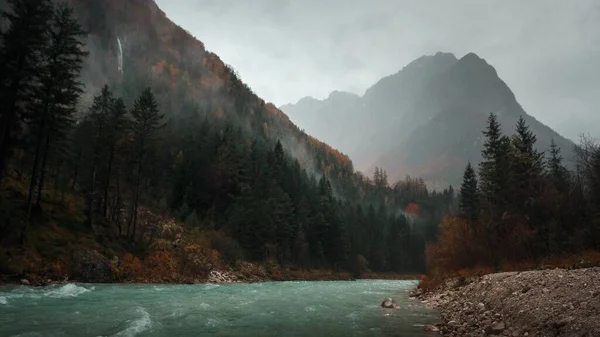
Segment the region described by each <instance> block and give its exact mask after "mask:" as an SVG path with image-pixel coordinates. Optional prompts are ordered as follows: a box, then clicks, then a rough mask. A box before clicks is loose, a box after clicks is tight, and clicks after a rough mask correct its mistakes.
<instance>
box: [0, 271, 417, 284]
mask: <svg viewBox="0 0 600 337" xmlns="http://www.w3.org/2000/svg"><path fill="white" fill-rule="evenodd" d="M218 274H219V276H216V277H215V276H213V277H208V278H206V279H194V280H190V279H176V280H167V281H162V280H157V279H132V280H115V281H113V282H93V281H85V280H80V279H77V278H67V279H62V280H58V279H52V278H46V279H45V280H44V279H40V278H37V279H33V280H30V278H28V277H25V276H23V277H13V278H2V275H0V287H2V286H9V285H22V286H29V287H48V286H52V285H64V284H69V283H78V284H131V285H198V284H252V283H268V282H334V281H342V282H353V281H361V280H397V281H418V280H419V278H420V277H421V275H410V274H389V273H381V274H379V273H368V274H366V275H365V276H364V277H363V276H361V277H357V278H353V277H346V274H345V273H339V274H326V273H324V275H321V277H307V278H301V277H287V278H286V277H284V278H278V279H273V278H268V277H260V276H255V277H252V278H247V277H240V276H239V275H235V273H231V272H218ZM211 276H212V275H211Z"/></svg>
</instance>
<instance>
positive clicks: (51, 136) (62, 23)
mask: <svg viewBox="0 0 600 337" xmlns="http://www.w3.org/2000/svg"><path fill="white" fill-rule="evenodd" d="M84 35H85V33H84V31H83V30H82V28H81V26H80V24H79V22H78V21H77V19H76V18H75V14H74V13H73V9H72V8H71V7H69V6H68V5H67V4H58V5H57V8H56V9H55V12H54V15H53V19H52V25H51V27H50V29H49V37H50V38H49V43H48V45H47V48H46V50H45V51H44V55H43V62H44V66H43V68H42V69H41V72H40V74H39V77H40V86H39V88H38V90H37V91H38V93H39V95H38V96H39V97H40V98H41V99H40V103H41V104H40V105H39V106H35V110H34V111H32V114H33V116H32V118H34V122H37V123H36V124H37V129H38V133H37V138H38V147H37V150H38V151H36V157H38V156H39V155H40V154H42V156H43V157H42V163H41V168H40V181H39V183H38V192H37V202H36V203H37V205H38V206H39V204H40V200H41V195H42V189H43V187H44V181H45V175H46V174H45V173H46V166H47V161H48V156H49V154H50V152H51V150H50V146H51V145H55V146H64V144H60V142H61V141H64V140H65V138H66V137H67V133H68V132H69V130H70V128H71V126H72V125H73V124H74V114H75V110H76V105H77V102H78V100H79V96H80V95H81V93H82V92H83V84H82V83H81V82H80V81H79V75H80V72H81V69H82V66H83V61H84V58H85V57H86V56H87V52H85V51H83V47H84V43H83V42H82V38H83V36H84ZM42 142H43V144H42ZM40 145H41V147H40ZM36 170H37V168H35V167H34V172H35V171H36ZM32 176H33V178H34V179H33V180H35V177H36V174H35V173H34V174H33V175H32Z"/></svg>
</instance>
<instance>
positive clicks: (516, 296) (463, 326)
mask: <svg viewBox="0 0 600 337" xmlns="http://www.w3.org/2000/svg"><path fill="white" fill-rule="evenodd" d="M411 297H413V298H416V299H418V300H420V301H421V302H422V303H424V304H425V305H426V306H427V307H429V308H431V309H434V310H437V311H438V312H439V313H440V316H441V320H442V323H440V324H437V325H436V327H437V328H438V329H439V331H440V332H441V333H443V334H444V336H465V337H469V336H514V337H518V336H532V337H533V336H540V337H543V336H554V337H567V336H568V337H577V336H581V337H584V336H594V335H595V334H597V333H598V331H600V267H594V268H581V269H559V268H556V269H547V270H531V271H524V272H502V273H494V274H487V275H484V276H480V277H470V278H454V279H448V280H446V281H445V282H444V283H443V284H441V285H439V286H437V287H436V288H434V289H432V290H430V291H428V292H426V293H421V291H420V289H414V290H413V293H412V294H411Z"/></svg>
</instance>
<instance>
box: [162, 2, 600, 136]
mask: <svg viewBox="0 0 600 337" xmlns="http://www.w3.org/2000/svg"><path fill="white" fill-rule="evenodd" d="M156 2H157V3H158V5H159V6H160V7H161V8H162V9H163V10H164V11H165V12H166V13H167V15H168V16H169V17H170V18H171V19H172V20H173V21H174V22H175V23H177V24H179V25H180V26H182V27H183V28H184V29H186V30H188V31H189V32H190V33H191V34H192V35H194V36H195V37H197V38H198V39H199V40H201V41H203V42H204V44H205V46H206V48H207V49H208V50H210V51H213V52H215V53H216V54H218V55H219V56H220V57H221V58H222V59H223V61H224V62H226V63H228V64H230V65H232V66H233V68H234V69H236V70H237V71H238V73H239V74H240V75H241V77H242V79H243V80H244V81H245V82H246V83H248V85H249V86H250V87H251V88H252V89H253V90H254V91H255V92H256V93H257V94H258V95H259V96H261V97H262V98H264V99H265V100H267V101H272V102H273V103H275V104H276V105H278V106H280V105H283V104H286V103H295V102H297V101H298V100H299V99H300V98H302V97H305V96H312V97H315V98H325V97H327V96H328V95H329V93H330V92H331V91H333V90H345V91H350V92H354V93H357V94H360V95H362V94H363V93H364V91H365V90H366V89H367V88H368V87H370V86H371V85H373V84H374V83H375V82H376V81H377V80H379V79H380V78H382V77H384V76H387V75H389V74H392V73H395V72H397V71H399V70H400V69H402V67H403V66H405V65H406V64H408V63H409V62H410V61H412V60H413V59H415V58H417V57H419V56H421V55H424V54H435V53H436V52H438V51H444V52H452V53H454V54H455V55H456V56H457V57H459V58H460V57H462V56H464V55H465V54H467V53H468V52H475V53H476V54H478V55H479V56H481V57H483V58H484V59H486V60H487V61H488V63H490V64H491V65H493V66H494V67H495V68H496V70H497V71H498V73H499V75H500V77H501V78H502V79H503V80H504V81H505V82H507V84H508V85H509V87H510V88H511V89H512V90H513V91H514V93H515V95H516V97H517V100H518V101H519V102H520V103H521V105H523V107H524V108H525V110H526V111H527V112H528V113H529V114H531V115H533V116H535V117H536V118H538V119H539V120H541V121H542V122H544V123H545V124H547V125H549V126H550V127H552V128H554V129H555V130H557V131H559V132H560V133H562V134H563V135H564V136H566V137H569V138H571V139H576V138H578V135H579V134H580V133H589V134H591V135H592V136H594V137H600V1H597V0H522V1H517V0H510V1H507V0H485V1H482V0H453V1H450V0H418V1H408V0H406V1H405V0H402V1H401V0H294V1H292V0H175V1H174V0H156ZM297 122H298V124H300V126H301V127H302V121H301V120H297Z"/></svg>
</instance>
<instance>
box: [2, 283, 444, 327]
mask: <svg viewBox="0 0 600 337" xmlns="http://www.w3.org/2000/svg"><path fill="white" fill-rule="evenodd" d="M414 286H415V282H413V281H384V280H360V281H347V282H344V281H336V282H272V283H254V284H222V285H217V284H198V285H126V284H110V285H101V284H65V285H54V286H50V287H45V288H30V287H22V286H3V287H0V336H3V337H4V336H169V337H175V336H311V337H318V336H432V334H431V333H425V332H423V328H422V325H424V324H429V323H435V322H437V321H438V319H439V317H438V315H437V314H436V313H435V312H433V311H431V310H429V309H427V308H425V307H424V306H423V305H422V304H421V303H420V302H419V301H417V300H410V299H409V298H408V292H409V290H410V289H411V288H412V287H414ZM387 297H393V298H394V299H395V300H396V301H397V302H398V303H399V304H400V306H401V309H383V308H381V307H380V306H379V304H380V303H381V301H382V300H384V299H385V298H387Z"/></svg>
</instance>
